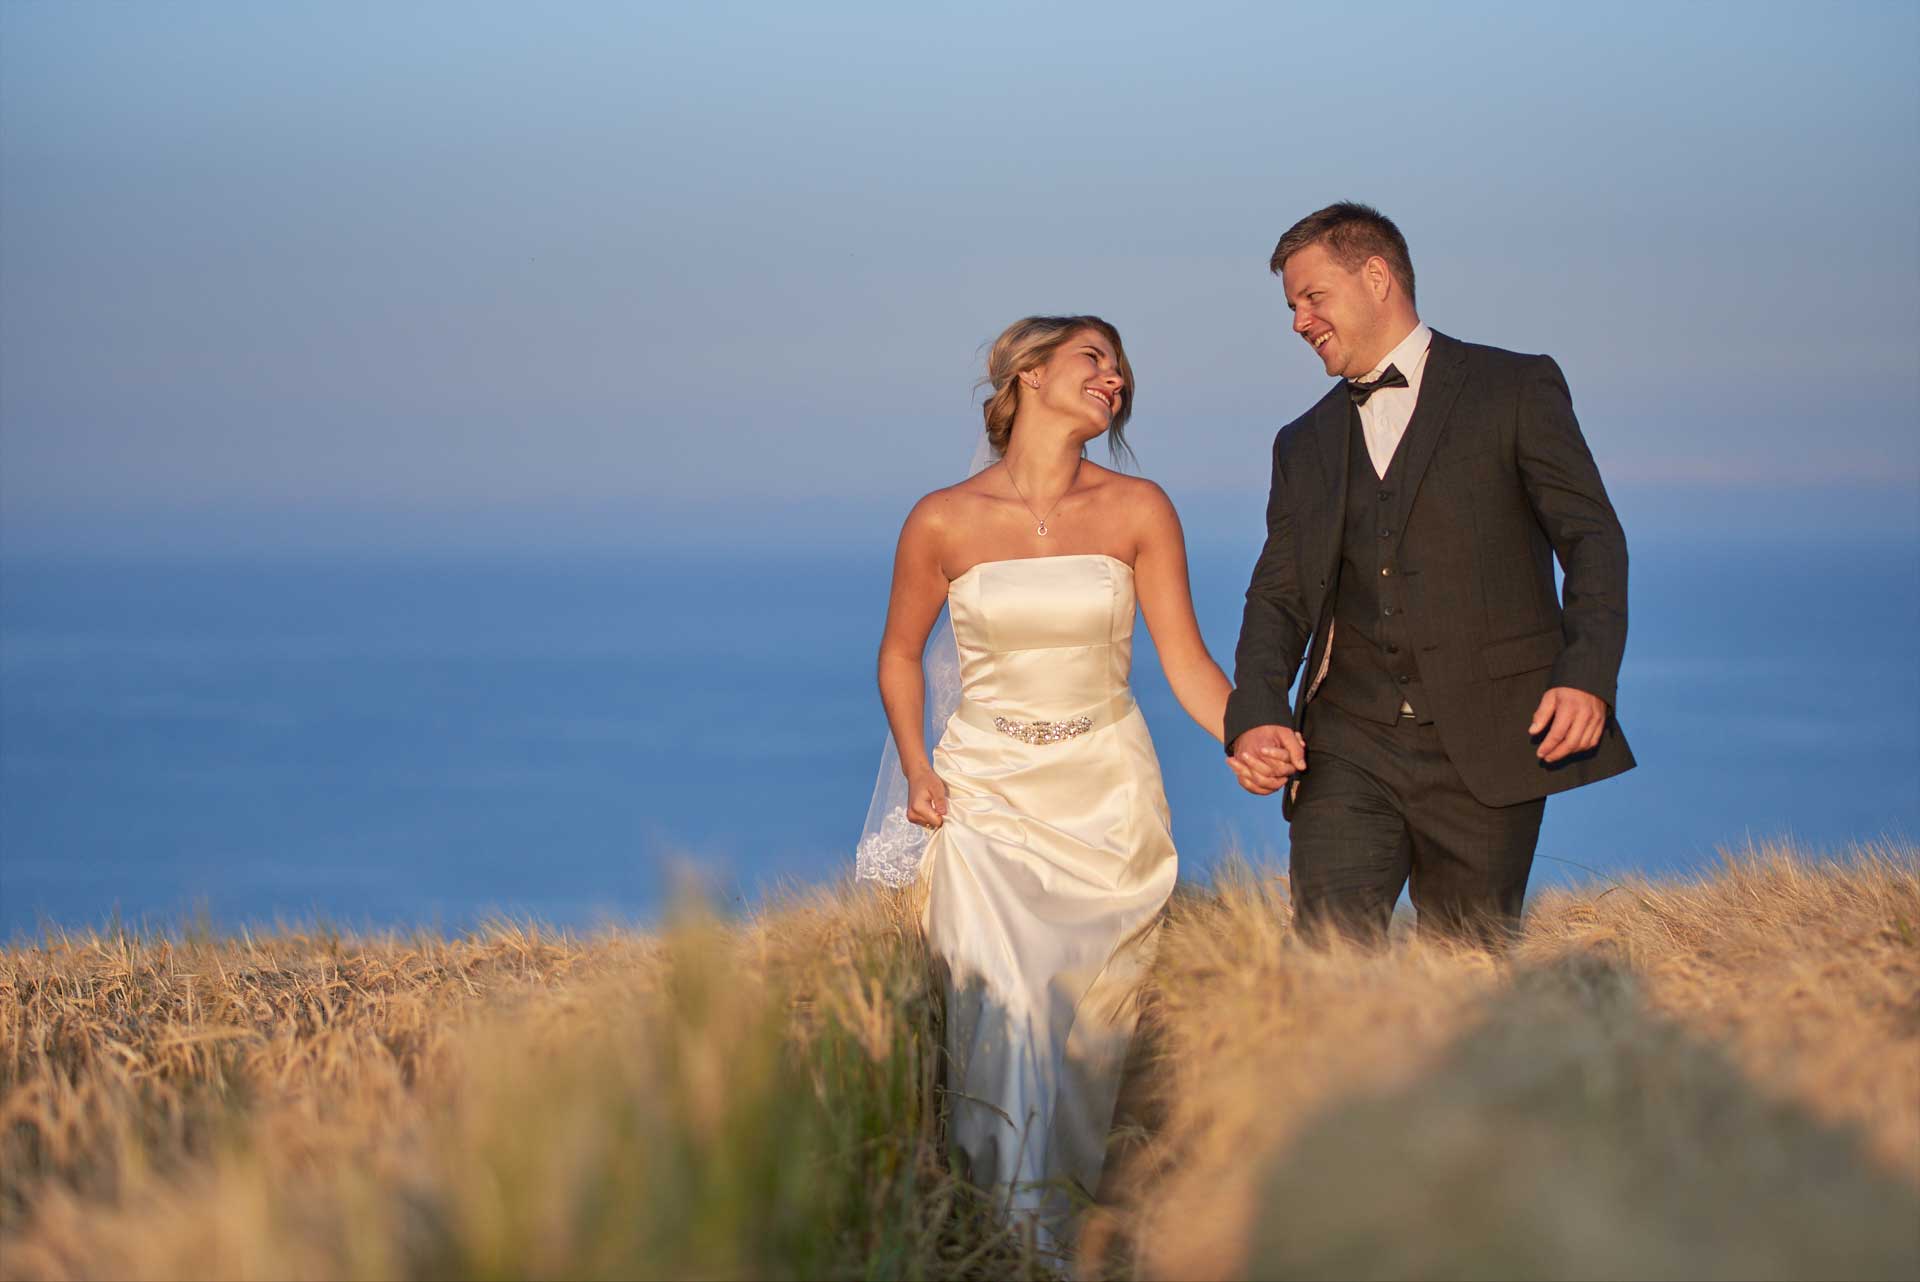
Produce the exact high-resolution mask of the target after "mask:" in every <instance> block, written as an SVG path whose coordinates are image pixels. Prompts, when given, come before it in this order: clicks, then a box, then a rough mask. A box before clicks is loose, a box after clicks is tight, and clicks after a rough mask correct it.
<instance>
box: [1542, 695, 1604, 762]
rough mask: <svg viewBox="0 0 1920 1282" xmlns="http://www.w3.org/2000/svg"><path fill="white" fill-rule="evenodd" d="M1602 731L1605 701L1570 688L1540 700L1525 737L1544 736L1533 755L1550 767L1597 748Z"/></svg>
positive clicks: (1544, 696) (1543, 696)
mask: <svg viewBox="0 0 1920 1282" xmlns="http://www.w3.org/2000/svg"><path fill="white" fill-rule="evenodd" d="M1606 728H1607V703H1606V700H1604V699H1602V698H1600V697H1599V696H1597V695H1591V694H1588V693H1587V692H1586V691H1585V690H1575V689H1574V688H1573V687H1572V686H1555V687H1553V689H1551V690H1549V691H1547V692H1546V693H1545V694H1543V695H1541V696H1540V706H1539V707H1537V708H1535V709H1534V710H1533V724H1532V725H1530V726H1528V727H1527V734H1528V735H1537V734H1540V733H1541V732H1542V731H1545V732H1546V736H1545V738H1543V739H1541V740H1540V747H1539V749H1538V750H1537V751H1535V753H1534V754H1533V755H1534V756H1536V757H1538V758H1540V760H1542V761H1544V762H1547V763H1548V764H1552V763H1553V762H1555V761H1564V760H1565V759H1566V758H1568V757H1571V756H1573V755H1574V754H1575V753H1579V752H1585V751H1587V750H1588V749H1589V748H1593V747H1596V746H1598V744H1599V743H1600V735H1601V732H1602V731H1604V730H1605V729H1606Z"/></svg>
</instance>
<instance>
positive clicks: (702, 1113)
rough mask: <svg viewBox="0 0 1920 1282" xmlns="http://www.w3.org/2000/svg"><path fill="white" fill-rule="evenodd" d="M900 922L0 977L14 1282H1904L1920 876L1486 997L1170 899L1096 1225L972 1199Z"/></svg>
mask: <svg viewBox="0 0 1920 1282" xmlns="http://www.w3.org/2000/svg"><path fill="white" fill-rule="evenodd" d="M913 919H914V915H913V908H912V905H911V904H910V903H909V902H907V901H906V900H905V899H904V898H901V897H898V896H893V895H889V894H885V893H881V892H877V891H875V890H873V889H871V888H865V889H851V888H845V889H839V890H835V891H831V892H820V893H816V894H813V895H808V896H799V897H795V898H793V899H790V900H788V901H787V902H785V903H783V904H781V905H778V906H776V907H773V908H770V909H769V910H768V911H766V912H765V913H764V914H762V915H761V916H759V917H757V918H755V919H753V920H751V921H748V922H744V923H742V922H724V921H717V920H711V919H707V918H705V917H703V916H702V915H701V914H700V913H698V912H697V911H688V912H683V913H681V914H678V915H677V916H676V917H675V919H674V921H673V923H672V924H671V925H670V926H669V927H667V928H665V929H664V930H662V931H661V932H660V933H658V934H653V935H643V934H637V933H605V934H599V935H593V936H586V937H580V936H573V935H566V934H556V933H553V932H551V931H548V930H544V929H540V928H537V927H535V926H532V925H523V924H507V923H502V924H498V925H495V926H493V927H490V928H488V929H486V930H483V931H479V932H476V933H475V934H473V935H471V936H467V937H461V938H456V939H447V938H440V937H435V936H428V935H411V936H406V935H393V936H377V937H347V936H341V935H337V934H330V933H325V932H307V933H298V932H279V933H273V934H253V935H241V936H239V937H213V936H210V935H208V934H206V933H204V932H202V933H198V934H196V933H192V932H188V933H184V934H180V935H174V936H149V937H135V936H132V935H128V934H110V933H93V934H84V935H81V934H76V935H67V936H58V935H56V936H53V937H50V938H47V939H45V940H43V941H41V942H40V943H38V944H35V945H32V946H16V947H13V948H10V949H8V950H7V951H5V952H4V954H0V1276H4V1277H5V1278H13V1279H30V1278H32V1279H37V1278H67V1277H86V1278H146V1277H169V1278H170V1277H195V1278H264V1277H290V1278H292V1277H297V1278H308V1277H312V1278H327V1277H366V1278H442V1277H460V1278H465V1277H471V1278H523V1277H526V1278H531V1277H584V1278H602V1277H605V1278H614V1277H667V1278H676V1277H702V1278H814V1277H848V1278H892V1277H900V1278H908V1277H914V1278H920V1277H924V1278H963V1277H981V1278H986V1277H1049V1276H1054V1275H1056V1274H1057V1273H1060V1272H1064V1271H1066V1270H1067V1269H1069V1268H1071V1269H1072V1270H1073V1271H1075V1272H1077V1273H1079V1274H1081V1275H1088V1276H1109V1277H1177V1278H1197V1277H1303V1278H1304V1277H1382V1278H1386V1277H1436V1278H1445V1277H1513V1278H1520V1277H1543V1278H1558V1277H1567V1278H1574V1277H1609V1278H1611V1277H1700V1278H1718V1277H1725V1278H1764V1277H1886V1278H1913V1277H1916V1276H1920V852H1916V850H1915V849H1914V848H1913V847H1912V846H1909V845H1886V846H1881V847H1877V848H1873V849H1866V850H1857V851H1853V852H1850V853H1849V854H1847V855H1846V856H1844V857H1840V858H1836V859H1832V860H1816V859H1813V858H1810V857H1807V856H1804V855H1801V854H1797V853H1795V852H1793V851H1790V850H1785V849H1777V848H1776V849H1767V850H1761V851H1752V852H1748V853H1746V854H1745V855H1742V856H1741V857H1739V858H1737V859H1729V860H1728V862H1727V864H1726V866H1725V867H1724V868H1723V869H1722V870H1721V871H1719V872H1718V873H1717V874H1716V875H1714V876H1712V877H1710V878H1707V879H1705V880H1703V881H1700V882H1697V883H1686V884H1681V883H1659V884H1648V883H1642V882H1627V883H1620V884H1596V885H1594V886H1592V887H1591V888H1588V889H1584V890H1581V891H1578V892H1560V891H1554V892H1549V893H1546V894H1543V895H1541V896H1539V897H1538V899H1537V901H1536V902H1535V903H1534V904H1533V905H1532V907H1531V910H1530V914H1529V924H1528V929H1527V934H1526V937H1525V940H1524V941H1523V943H1522V944H1521V946H1520V947H1519V948H1518V949H1517V950H1516V951H1515V952H1514V953H1513V954H1512V955H1510V956H1509V957H1508V958H1506V959H1504V960H1498V961H1496V960H1495V959H1493V958H1490V957H1489V956H1487V955H1485V954H1482V953H1478V952H1473V951H1461V950H1451V949H1446V948H1442V947H1438V946H1433V945H1429V944H1423V943H1421V942H1419V941H1418V940H1417V939H1414V938H1412V937H1410V936H1409V937H1405V938H1400V939H1397V940H1396V942H1395V944H1394V946H1393V948H1392V949H1391V950H1390V951H1388V952H1387V953H1386V954H1384V955H1373V956H1369V955H1360V954H1348V953H1315V952H1309V951H1306V950H1304V949H1301V948H1299V947H1297V946H1295V945H1294V944H1293V943H1292V942H1291V929H1290V925H1289V914H1288V907H1287V901H1286V894H1285V881H1284V878H1281V877H1279V876H1277V875H1275V874H1272V873H1270V872H1266V871H1260V870H1253V869H1246V868H1241V869H1237V870H1233V871H1230V872H1228V873H1225V874H1222V875H1221V876H1219V877H1217V878H1216V881H1215V884H1214V886H1213V887H1212V888H1211V889H1208V890H1204V891H1203V890H1192V891H1187V890H1183V891H1182V893H1181V894H1180V895H1179V896H1177V897H1176V901H1175V903H1174V905H1173V908H1172V909H1171V911H1170V913H1169V915H1168V919H1167V921H1166V924H1165V926H1164V928H1163V930H1162V936H1161V946H1160V955H1159V965H1158V968H1157V975H1156V982H1155V984H1154V987H1153V989H1152V991H1151V993H1150V994H1149V1003H1150V1004H1149V1010H1148V1017H1147V1019H1146V1021H1145V1024H1144V1027H1145V1029H1146V1032H1145V1033H1144V1034H1143V1037H1142V1039H1141V1041H1140V1044H1139V1046H1138V1048H1137V1050H1138V1053H1137V1055H1136V1061H1137V1062H1136V1064H1135V1066H1134V1069H1135V1071H1134V1072H1133V1074H1132V1075H1131V1077H1130V1079H1129V1082H1128V1086H1127V1089H1126V1092H1125V1098H1124V1099H1123V1108H1122V1112H1123V1116H1122V1118H1121V1125H1120V1127H1119V1129H1118V1131H1117V1133H1116V1140H1115V1157H1114V1161H1113V1162H1112V1163H1111V1168H1110V1172H1109V1176H1110V1178H1109V1181H1108V1185H1107V1187H1106V1188H1104V1189H1103V1190H1102V1198H1101V1205H1099V1206H1098V1207H1096V1208H1094V1209H1093V1210H1092V1211H1091V1212H1089V1215H1088V1219H1087V1222H1086V1225H1085V1229H1084V1232H1083V1233H1082V1235H1081V1251H1080V1255H1079V1257H1078V1258H1077V1259H1075V1260H1073V1261H1061V1260H1051V1259H1045V1258H1041V1257H1038V1256H1036V1255H1035V1253H1034V1252H1033V1251H1032V1250H1031V1249H1030V1247H1029V1246H1028V1245H1027V1243H1026V1241H1025V1240H1024V1238H1023V1236H1022V1235H1021V1234H1020V1233H1019V1232H1017V1231H1010V1230H1008V1229H1006V1228H1003V1227H1001V1226H999V1225H997V1224H996V1222H995V1221H994V1219H993V1217H992V1216H991V1214H989V1213H988V1211H987V1209H986V1208H984V1207H983V1206H982V1204H981V1200H980V1199H979V1198H978V1197H977V1196H976V1195H974V1194H973V1193H972V1192H971V1191H970V1190H968V1189H966V1188H964V1187H962V1186H960V1185H959V1184H957V1183H956V1182H955V1181H954V1180H953V1179H952V1178H951V1177H950V1176H949V1175H948V1174H947V1173H946V1171H945V1169H944V1164H943V1162H942V1161H941V1158H940V1152H939V1141H938V1126H939V1119H938V1110H937V1103H936V1099H937V1096H936V1091H935V1083H936V1080H937V1071H938V1057H937V1054H936V1047H937V1045H938V1033H937V1019H938V1012H937V1006H936V1003H934V1002H933V1001H932V1000H930V998H929V996H928V992H927V981H926V975H927V965H926V958H925V956H924V955H923V953H922V951H921V946H920V943H919V940H918V938H917V935H916V932H915V931H914V929H913V925H912V923H913Z"/></svg>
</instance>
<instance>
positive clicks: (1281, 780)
mask: <svg viewBox="0 0 1920 1282" xmlns="http://www.w3.org/2000/svg"><path fill="white" fill-rule="evenodd" d="M1227 765H1228V766H1229V767H1230V768H1231V769H1232V770H1233V775H1234V778H1236V779H1238V780H1239V781H1240V786H1241V787H1242V788H1245V789H1246V790H1247V791H1248V792H1250V793H1252V794H1253V795H1254V796H1256V797H1266V796H1271V795H1272V794H1274V793H1276V792H1278V791H1280V789H1282V788H1284V787H1285V786H1286V784H1287V780H1289V779H1291V778H1292V777H1293V776H1294V775H1295V774H1297V773H1299V772H1300V771H1302V770H1305V769H1306V768H1307V741H1306V740H1305V739H1302V738H1301V737H1300V735H1299V733H1298V732H1296V731H1295V730H1293V729H1292V728H1291V727H1289V726H1255V727H1254V728H1253V729H1251V730H1247V731H1243V732H1242V733H1241V735H1240V737H1239V738H1237V739H1235V740H1234V741H1233V753H1232V755H1230V756H1229V757H1228V758H1227Z"/></svg>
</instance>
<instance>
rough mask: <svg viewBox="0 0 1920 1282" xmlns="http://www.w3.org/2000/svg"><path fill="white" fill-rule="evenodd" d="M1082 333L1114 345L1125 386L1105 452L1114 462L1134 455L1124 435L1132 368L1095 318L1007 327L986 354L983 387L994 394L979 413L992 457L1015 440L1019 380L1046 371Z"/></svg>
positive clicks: (1047, 319)
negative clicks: (1035, 371)
mask: <svg viewBox="0 0 1920 1282" xmlns="http://www.w3.org/2000/svg"><path fill="white" fill-rule="evenodd" d="M1084 329H1092V330H1098V331H1099V332H1100V333H1101V334H1102V335H1104V336H1105V337H1106V340H1107V341H1108V342H1109V343H1111V344H1113V359H1114V362H1115V364H1116V365H1117V366H1118V367H1119V370H1120V377H1121V379H1122V380H1123V381H1124V382H1125V385H1126V394H1125V397H1124V399H1122V400H1121V402H1120V409H1119V410H1118V412H1116V413H1115V414H1114V416H1113V422H1112V423H1111V424H1109V425H1108V427H1107V449H1108V451H1109V452H1110V453H1111V454H1112V456H1113V458H1114V459H1115V460H1116V461H1117V460H1118V459H1119V458H1120V457H1121V455H1122V454H1126V455H1131V454H1132V453H1133V451H1132V450H1131V449H1130V448H1129V447H1128V445H1127V439H1126V434H1125V432H1124V431H1123V429H1124V428H1125V427H1126V425H1127V420H1128V419H1130V418H1132V417H1133V366H1132V365H1130V364H1128V362H1127V349H1126V348H1125V347H1123V346H1122V345H1121V343H1120V331H1119V330H1117V329H1115V328H1114V327H1113V326H1111V325H1109V324H1107V322H1105V321H1103V320H1101V319H1100V318H1099V317H1098V316H1029V317H1027V318H1026V319H1024V320H1017V321H1015V322H1014V323H1013V324H1011V325H1009V326H1007V328H1006V329H1005V330H1003V331H1002V332H1001V334H1000V337H998V338H996V339H994V340H993V348H992V349H991V350H990V351H989V352H988V353H987V374H986V377H985V378H982V379H981V380H980V385H981V386H982V387H990V388H992V389H993V390H992V391H991V392H990V393H989V394H988V396H987V400H986V404H984V405H982V406H981V407H980V412H981V414H982V415H983V416H984V417H985V418H986V421H987V444H988V446H989V447H991V448H992V450H993V452H994V454H995V455H996V456H998V455H1004V454H1005V453H1006V452H1007V442H1008V441H1009V440H1011V439H1012V437H1013V416H1014V414H1015V413H1016V412H1017V411H1018V410H1019V408H1020V393H1021V391H1022V387H1021V384H1020V377H1019V376H1020V375H1021V374H1022V373H1023V372H1025V371H1026V370H1030V369H1034V368H1036V367H1038V366H1041V365H1045V364H1046V363H1047V362H1048V361H1049V360H1051V359H1053V354H1054V353H1055V352H1057V351H1059V350H1060V348H1061V347H1062V346H1063V345H1064V344H1065V343H1066V341H1067V340H1068V339H1070V338H1072V337H1073V336H1074V335H1075V334H1078V333H1079V332H1080V331H1081V330H1084Z"/></svg>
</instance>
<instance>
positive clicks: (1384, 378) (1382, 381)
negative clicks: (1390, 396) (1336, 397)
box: [1347, 365, 1407, 405]
mask: <svg viewBox="0 0 1920 1282" xmlns="http://www.w3.org/2000/svg"><path fill="white" fill-rule="evenodd" d="M1406 385H1407V376H1406V375H1405V374H1402V373H1401V372H1400V367H1399V366H1398V365H1389V366H1387V368H1386V369H1385V370H1383V371H1381V374H1380V377H1379V378H1376V379H1374V380H1373V381H1372V382H1371V383H1356V382H1354V381H1353V380H1352V379H1348V380H1347V396H1348V397H1349V398H1350V399H1351V400H1352V401H1353V403H1354V404H1355V405H1365V404H1366V403H1367V398H1368V397H1369V396H1372V395H1373V394H1374V393H1375V392H1377V391H1379V390H1380V389H1381V388H1383V387H1405V386H1406Z"/></svg>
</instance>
